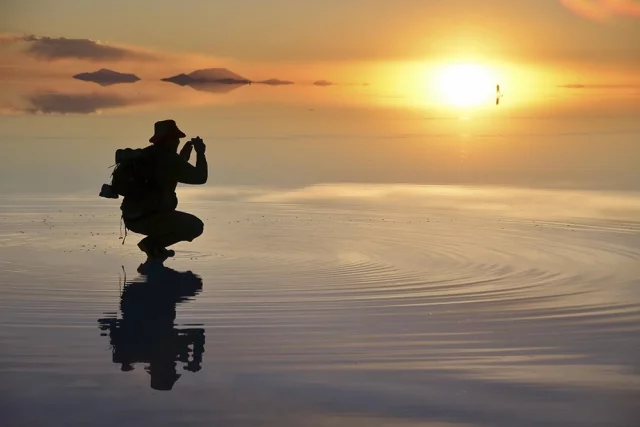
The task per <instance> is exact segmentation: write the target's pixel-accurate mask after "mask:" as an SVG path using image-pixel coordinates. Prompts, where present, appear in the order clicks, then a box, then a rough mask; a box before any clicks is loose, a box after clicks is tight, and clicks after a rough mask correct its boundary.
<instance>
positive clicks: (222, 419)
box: [0, 185, 640, 427]
mask: <svg viewBox="0 0 640 427" xmlns="http://www.w3.org/2000/svg"><path fill="white" fill-rule="evenodd" d="M207 191H208V192H205V193H191V194H190V193H186V194H185V195H184V197H183V200H185V202H184V203H182V205H181V206H182V209H184V210H186V211H189V212H193V213H195V214H197V215H198V216H200V217H201V218H202V219H203V221H204V222H205V224H206V228H205V234H204V235H203V236H202V237H201V238H200V239H198V240H196V241H195V242H194V243H193V244H184V245H179V246H177V247H176V249H177V252H178V253H177V256H176V258H175V259H171V260H168V261H167V262H166V263H165V265H166V267H167V269H156V270H152V271H151V272H149V274H148V276H146V277H143V276H140V275H139V274H138V273H137V272H136V268H137V266H138V264H139V263H140V261H141V256H140V254H139V253H138V252H137V249H136V248H135V242H136V241H137V236H136V235H133V234H129V235H128V237H127V240H126V242H125V244H124V245H122V240H121V239H119V237H120V232H119V229H118V227H119V223H118V221H119V218H118V216H117V209H116V208H115V204H114V203H112V202H109V201H103V200H95V199H93V200H92V199H83V198H71V197H69V198H54V197H49V198H35V197H5V198H3V203H2V208H1V210H0V260H1V261H0V271H1V272H2V273H1V275H0V277H1V279H0V294H1V295H2V298H1V302H0V304H1V306H2V309H1V310H0V321H1V322H2V325H3V326H4V327H3V328H2V329H1V330H0V346H1V348H2V352H0V362H1V363H0V378H2V381H1V382H0V395H1V396H2V399H0V408H1V410H2V413H3V414H5V420H8V424H6V425H98V426H100V425H105V426H106V425H113V424H114V423H118V424H122V425H154V426H156V425H229V426H234V425H270V426H271V425H273V426H283V425H305V426H337V425H340V426H343V425H348V426H358V425H367V426H371V425H375V426H378V425H380V426H405V425H407V426H413V425H421V426H422V425H429V426H449V425H456V426H457V425H464V426H468V425H474V426H509V427H510V426H542V425H545V426H552V425H553V426H555V425H557V426H605V425H606V426H635V425H638V424H637V423H638V422H639V420H640V410H639V409H638V404H637V402H638V398H640V358H639V357H638V356H639V355H640V339H638V332H639V331H640V292H639V291H638V286H639V285H640V215H639V212H640V209H639V208H638V207H639V201H640V197H638V194H637V193H595V192H571V191H561V190H559V191H555V190H553V191H552V190H548V191H539V190H524V189H510V190H506V189H493V188H490V187H482V188H481V187H478V188H475V187H450V186H444V187H437V186H435V187H434V186H392V187H388V186H386V187H385V186H366V185H362V186H358V185H351V186H340V185H335V186H318V187H311V188H306V189H301V190H297V191H279V190H263V189H259V188H241V189H238V188H221V189H217V190H215V191H214V190H213V189H210V190H207ZM196 200H197V201H196ZM544 201H547V203H546V204H545V203H544ZM125 276H126V277H125ZM123 291H124V293H123ZM131 368H134V369H133V370H130V369H131ZM178 375H180V376H178ZM154 387H155V388H154ZM158 388H160V389H167V388H171V391H158V390H156V389H158Z"/></svg>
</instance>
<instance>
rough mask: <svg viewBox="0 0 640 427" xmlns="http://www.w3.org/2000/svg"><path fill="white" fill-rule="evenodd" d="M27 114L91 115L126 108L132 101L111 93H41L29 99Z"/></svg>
mask: <svg viewBox="0 0 640 427" xmlns="http://www.w3.org/2000/svg"><path fill="white" fill-rule="evenodd" d="M27 101H28V102H29V104H30V106H29V107H27V108H26V109H25V112H27V113H32V114H35V113H42V114H55V113H57V114H91V113H95V112H97V111H98V110H100V109H103V108H116V107H125V106H127V105H130V104H132V103H133V101H132V100H130V99H127V98H125V97H122V96H118V95H116V94H111V93H39V94H35V95H31V96H29V97H28V98H27Z"/></svg>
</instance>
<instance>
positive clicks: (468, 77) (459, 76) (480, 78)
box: [434, 64, 498, 108]
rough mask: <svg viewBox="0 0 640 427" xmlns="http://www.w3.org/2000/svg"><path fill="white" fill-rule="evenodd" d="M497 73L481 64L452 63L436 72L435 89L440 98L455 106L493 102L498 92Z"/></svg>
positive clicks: (463, 106)
mask: <svg viewBox="0 0 640 427" xmlns="http://www.w3.org/2000/svg"><path fill="white" fill-rule="evenodd" d="M496 80H497V79H496V76H495V74H494V73H493V72H492V71H491V70H490V69H489V68H488V67H484V66H482V65H479V64H451V65H445V66H443V67H442V68H440V69H438V70H437V72H436V74H435V81H434V84H435V87H434V89H435V91H436V93H437V94H438V96H439V98H440V100H441V101H442V102H444V103H446V104H448V105H451V106H454V107H462V108H468V107H476V106H479V105H481V104H484V103H489V102H491V99H492V98H495V94H496V84H498V82H497V81H496Z"/></svg>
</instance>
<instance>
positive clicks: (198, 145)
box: [192, 136, 207, 154]
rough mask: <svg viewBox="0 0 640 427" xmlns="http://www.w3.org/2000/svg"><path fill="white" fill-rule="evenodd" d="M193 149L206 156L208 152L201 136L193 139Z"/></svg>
mask: <svg viewBox="0 0 640 427" xmlns="http://www.w3.org/2000/svg"><path fill="white" fill-rule="evenodd" d="M192 141H193V148H194V149H195V150H196V153H198V154H204V152H205V151H206V150H207V146H206V145H205V144H204V141H203V140H202V138H200V137H199V136H196V137H195V138H193V140H192Z"/></svg>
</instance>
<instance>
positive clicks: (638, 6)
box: [559, 0, 640, 21]
mask: <svg viewBox="0 0 640 427" xmlns="http://www.w3.org/2000/svg"><path fill="white" fill-rule="evenodd" d="M559 1H560V3H562V4H563V5H564V6H565V7H566V8H567V9H569V10H571V11H572V12H574V13H576V14H578V15H581V16H583V17H585V18H589V19H594V20H598V21H605V20H607V19H610V18H613V17H615V16H632V17H637V18H640V2H639V1H638V0H559Z"/></svg>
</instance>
